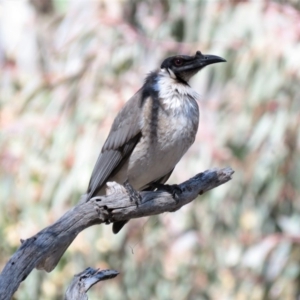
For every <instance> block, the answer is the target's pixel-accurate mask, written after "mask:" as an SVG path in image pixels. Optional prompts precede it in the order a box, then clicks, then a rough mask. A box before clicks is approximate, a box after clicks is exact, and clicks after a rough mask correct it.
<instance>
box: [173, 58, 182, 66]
mask: <svg viewBox="0 0 300 300" xmlns="http://www.w3.org/2000/svg"><path fill="white" fill-rule="evenodd" d="M182 64H183V60H182V59H180V58H175V59H174V65H175V66H176V67H180V66H182Z"/></svg>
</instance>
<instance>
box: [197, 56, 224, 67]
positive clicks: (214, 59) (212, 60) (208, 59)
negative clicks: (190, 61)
mask: <svg viewBox="0 0 300 300" xmlns="http://www.w3.org/2000/svg"><path fill="white" fill-rule="evenodd" d="M200 62H201V63H202V64H203V66H204V67H205V66H208V65H211V64H216V63H220V62H226V60H225V59H224V58H222V57H220V56H216V55H208V54H206V55H202V58H200Z"/></svg>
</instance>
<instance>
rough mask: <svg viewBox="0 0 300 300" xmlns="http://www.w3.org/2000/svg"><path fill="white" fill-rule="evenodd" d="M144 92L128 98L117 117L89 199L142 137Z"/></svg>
mask: <svg viewBox="0 0 300 300" xmlns="http://www.w3.org/2000/svg"><path fill="white" fill-rule="evenodd" d="M141 103H142V92H141V90H139V91H138V92H137V93H136V94H135V95H134V96H133V97H132V98H131V99H130V100H128V101H127V102H126V104H125V106H124V107H123V109H122V110H121V111H120V112H119V114H118V115H117V117H116V118H115V120H114V122H113V125H112V127H111V130H110V132H109V135H108V137H107V139H106V141H105V143H104V145H103V148H102V150H101V153H100V155H99V157H98V159H97V162H96V165H95V167H94V170H93V173H92V176H91V179H90V183H89V187H88V191H87V194H88V199H90V198H91V197H94V196H95V195H96V194H97V192H98V191H99V190H100V189H101V188H102V187H103V185H104V184H105V183H106V181H107V180H108V178H109V177H110V176H111V175H112V174H113V173H114V172H116V170H118V169H119V168H120V167H121V166H122V165H123V163H124V162H125V161H126V158H128V156H129V155H130V154H131V152H132V151H133V149H134V147H135V146H136V144H137V143H138V141H139V139H140V138H141V114H142V113H141V110H142V105H141Z"/></svg>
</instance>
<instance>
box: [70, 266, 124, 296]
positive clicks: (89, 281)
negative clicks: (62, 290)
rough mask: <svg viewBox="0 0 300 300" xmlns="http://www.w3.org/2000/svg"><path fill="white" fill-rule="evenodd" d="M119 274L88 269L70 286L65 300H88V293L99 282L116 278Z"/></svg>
mask: <svg viewBox="0 0 300 300" xmlns="http://www.w3.org/2000/svg"><path fill="white" fill-rule="evenodd" d="M118 274H119V272H118V271H115V270H102V271H100V270H99V269H97V270H95V269H93V268H87V269H85V270H84V271H83V272H81V273H79V274H76V275H75V276H74V278H73V280H72V282H71V283H70V285H69V286H68V289H67V291H66V294H65V298H64V300H88V296H87V294H86V292H87V291H88V290H89V289H90V288H91V287H92V286H93V285H94V284H96V283H97V282H99V281H103V280H107V279H111V278H115V277H116V276H117V275H118Z"/></svg>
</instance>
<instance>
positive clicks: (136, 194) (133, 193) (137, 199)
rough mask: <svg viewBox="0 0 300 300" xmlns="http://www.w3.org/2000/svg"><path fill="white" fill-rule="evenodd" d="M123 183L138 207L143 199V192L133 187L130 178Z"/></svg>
mask: <svg viewBox="0 0 300 300" xmlns="http://www.w3.org/2000/svg"><path fill="white" fill-rule="evenodd" d="M123 185H124V187H125V189H126V192H127V194H128V196H129V198H130V201H131V202H134V203H135V205H136V207H138V206H139V204H140V203H141V200H142V196H141V194H140V193H139V192H138V191H136V190H135V189H134V188H133V186H132V185H131V184H130V183H129V182H128V180H126V181H125V182H124V183H123Z"/></svg>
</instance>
